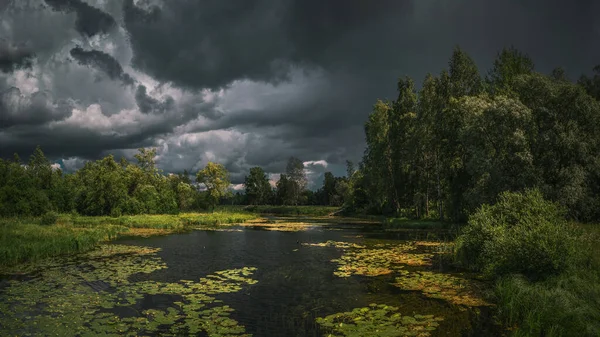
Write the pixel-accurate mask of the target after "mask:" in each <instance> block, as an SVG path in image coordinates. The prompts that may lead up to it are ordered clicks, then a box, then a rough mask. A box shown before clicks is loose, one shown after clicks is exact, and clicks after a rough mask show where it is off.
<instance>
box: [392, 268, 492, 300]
mask: <svg viewBox="0 0 600 337" xmlns="http://www.w3.org/2000/svg"><path fill="white" fill-rule="evenodd" d="M400 274H401V276H400V277H397V278H396V282H395V283H393V284H394V285H395V286H396V287H399V288H401V289H403V290H413V291H421V292H422V293H423V294H424V295H425V296H427V297H430V298H439V299H443V300H446V301H448V302H451V303H454V304H461V305H466V306H488V305H490V304H489V303H487V302H486V301H485V300H483V298H482V296H481V290H480V288H481V285H480V284H478V282H477V281H474V280H468V279H465V278H462V277H457V276H453V275H449V274H441V273H433V272H430V271H415V272H407V271H404V270H403V271H401V272H400Z"/></svg>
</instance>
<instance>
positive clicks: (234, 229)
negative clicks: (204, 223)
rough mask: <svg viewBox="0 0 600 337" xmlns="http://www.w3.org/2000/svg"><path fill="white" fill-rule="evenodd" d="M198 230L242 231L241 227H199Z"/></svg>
mask: <svg viewBox="0 0 600 337" xmlns="http://www.w3.org/2000/svg"><path fill="white" fill-rule="evenodd" d="M199 230H203V231H211V232H243V231H244V230H243V229H240V228H199Z"/></svg>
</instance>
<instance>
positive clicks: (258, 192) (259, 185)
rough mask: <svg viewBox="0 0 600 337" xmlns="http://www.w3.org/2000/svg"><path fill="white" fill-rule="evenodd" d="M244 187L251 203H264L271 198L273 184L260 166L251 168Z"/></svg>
mask: <svg viewBox="0 0 600 337" xmlns="http://www.w3.org/2000/svg"><path fill="white" fill-rule="evenodd" d="M244 187H245V188H246V197H247V198H248V203H249V204H250V205H264V204H266V203H268V202H269V201H270V199H271V184H269V179H268V178H267V175H266V173H265V171H264V170H263V169H262V168H260V167H253V168H251V169H250V174H249V175H247V176H246V178H245V180H244Z"/></svg>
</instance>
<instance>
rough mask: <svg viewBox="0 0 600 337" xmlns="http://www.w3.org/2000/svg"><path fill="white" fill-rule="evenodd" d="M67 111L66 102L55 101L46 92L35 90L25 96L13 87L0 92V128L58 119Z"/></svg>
mask: <svg viewBox="0 0 600 337" xmlns="http://www.w3.org/2000/svg"><path fill="white" fill-rule="evenodd" d="M69 111H70V109H69V103H68V102H66V101H59V102H55V101H54V100H53V98H52V97H51V96H50V95H49V93H48V92H43V91H37V92H35V93H33V94H32V95H30V96H27V95H23V94H22V93H21V91H20V90H19V89H18V88H15V87H11V88H8V89H7V90H5V91H3V92H0V130H2V129H4V128H9V127H12V126H15V125H40V124H44V123H46V122H50V121H53V120H60V119H62V118H64V117H65V116H66V115H67V114H68V113H69Z"/></svg>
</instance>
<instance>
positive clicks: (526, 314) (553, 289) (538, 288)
mask: <svg viewBox="0 0 600 337" xmlns="http://www.w3.org/2000/svg"><path fill="white" fill-rule="evenodd" d="M495 297H496V300H497V302H498V306H499V316H500V318H501V319H503V320H504V322H505V323H506V325H508V326H516V331H514V334H513V335H514V336H548V337H558V336H561V337H565V336H573V337H578V336H589V337H593V336H598V335H600V304H599V303H600V277H599V275H598V274H597V273H595V272H591V271H586V272H579V273H574V274H567V273H565V274H562V275H560V276H557V277H553V278H551V279H549V280H547V281H546V282H541V283H531V282H529V281H528V280H527V279H525V278H523V277H521V276H509V277H506V278H503V279H502V280H500V281H499V282H498V284H497V285H496V288H495Z"/></svg>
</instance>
